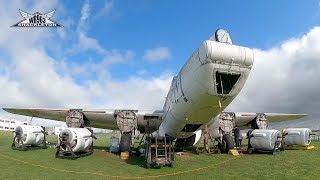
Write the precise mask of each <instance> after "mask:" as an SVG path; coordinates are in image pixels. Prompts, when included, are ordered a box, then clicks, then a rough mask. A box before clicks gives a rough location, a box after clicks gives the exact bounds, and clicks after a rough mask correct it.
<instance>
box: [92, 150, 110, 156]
mask: <svg viewBox="0 0 320 180" xmlns="http://www.w3.org/2000/svg"><path fill="white" fill-rule="evenodd" d="M93 154H94V155H96V156H99V157H108V156H111V155H113V154H112V153H110V152H107V151H101V150H94V151H93Z"/></svg>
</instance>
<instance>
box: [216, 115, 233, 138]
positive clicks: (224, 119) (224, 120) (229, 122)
mask: <svg viewBox="0 0 320 180" xmlns="http://www.w3.org/2000/svg"><path fill="white" fill-rule="evenodd" d="M219 124H220V130H222V131H223V132H222V134H230V133H231V132H232V130H233V128H234V126H235V115H234V113H232V112H221V113H220V116H219Z"/></svg>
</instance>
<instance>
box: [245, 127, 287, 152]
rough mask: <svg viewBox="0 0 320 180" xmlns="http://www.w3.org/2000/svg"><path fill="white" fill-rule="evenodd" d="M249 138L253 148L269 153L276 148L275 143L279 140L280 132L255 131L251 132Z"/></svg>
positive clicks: (268, 130)
mask: <svg viewBox="0 0 320 180" xmlns="http://www.w3.org/2000/svg"><path fill="white" fill-rule="evenodd" d="M249 138H250V144H251V146H252V147H253V148H255V149H257V150H266V151H271V150H273V149H274V148H278V147H275V146H277V144H276V142H277V141H279V138H281V132H280V131H278V130H274V129H255V130H253V131H252V132H251V134H250V136H249ZM280 140H281V139H280Z"/></svg>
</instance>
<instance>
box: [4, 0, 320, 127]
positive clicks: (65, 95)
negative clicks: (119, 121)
mask: <svg viewBox="0 0 320 180" xmlns="http://www.w3.org/2000/svg"><path fill="white" fill-rule="evenodd" d="M75 2H77V3H75ZM19 9H22V10H23V11H26V12H28V13H31V14H33V13H35V12H40V13H46V12H49V11H52V10H53V9H56V12H55V14H54V16H53V17H52V20H54V21H56V22H58V23H60V24H62V25H63V26H64V27H62V28H12V27H10V26H11V25H13V24H15V23H16V22H18V21H20V20H21V19H22V17H21V16H20V13H19ZM319 19H320V4H319V1H316V0H309V1H289V0H288V1H284V0H282V1H273V0H272V1H271V0H270V1H253V0H250V1H209V0H208V1H188V0H187V1H182V0H176V1H169V0H167V1H165V0H161V1H160V0H159V1H155V0H153V1H151V0H140V1H115V0H114V1H112V0H104V1H89V0H84V1H62V0H52V1H36V0H12V1H0V22H1V23H2V26H1V28H0V67H1V68H0V87H2V88H0V106H1V107H39V108H83V109H96V108H97V109H115V108H126V109H127V108H132V109H143V110H155V109H161V108H162V106H163V103H164V100H165V97H166V95H167V92H168V89H169V86H170V82H171V80H172V77H173V76H174V75H175V74H177V73H178V71H179V70H180V68H181V67H182V66H183V64H184V63H185V62H186V60H187V58H188V57H189V56H190V55H191V54H192V52H193V51H194V50H195V49H196V48H197V47H198V46H199V44H200V43H201V42H202V41H204V40H206V39H209V37H210V36H212V35H213V34H214V32H215V30H216V29H218V28H225V29H227V30H228V31H229V33H230V34H231V36H232V38H233V43H234V44H236V45H241V46H247V47H249V48H252V49H254V50H253V51H254V54H255V63H254V65H253V69H252V71H251V74H250V76H249V78H248V81H247V83H246V85H245V86H244V88H243V90H242V91H241V92H240V94H239V95H238V96H237V98H236V99H235V101H234V102H232V103H231V105H230V106H229V107H228V108H227V110H228V111H247V112H279V113H308V114H311V116H313V117H317V116H318V115H317V114H316V112H317V111H318V108H317V107H320V97H319V96H318V93H317V92H319V91H320V83H317V82H318V79H320V75H319V73H318V72H319V70H320V61H319V60H318V59H320V46H319V45H318V42H319V41H320V27H319ZM301 104H303V106H301ZM0 114H1V115H3V116H10V115H9V114H7V113H5V112H3V111H0ZM319 124H320V123H319ZM319 129H320V125H319Z"/></svg>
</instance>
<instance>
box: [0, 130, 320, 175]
mask: <svg viewBox="0 0 320 180" xmlns="http://www.w3.org/2000/svg"><path fill="white" fill-rule="evenodd" d="M109 137H110V136H109V135H98V138H99V139H98V140H96V141H95V152H94V154H93V155H91V156H88V157H83V158H79V159H77V160H65V159H56V158H55V156H54V155H55V149H54V148H48V149H44V150H42V149H39V150H33V151H15V150H11V141H12V133H7V132H0V169H1V173H0V179H40V178H44V179H112V178H116V177H118V178H134V177H141V178H143V179H147V178H160V179H318V174H319V172H320V166H319V163H320V156H319V154H320V152H319V151H320V150H319V148H318V147H320V143H318V142H315V143H313V145H315V146H316V147H317V148H316V149H314V150H286V151H285V152H284V153H281V154H280V153H278V154H275V155H269V154H253V155H242V156H238V157H233V156H232V155H228V154H201V155H195V154H191V155H184V156H177V158H176V161H175V163H174V167H173V168H170V167H162V168H160V169H145V168H144V157H131V158H130V159H129V160H128V161H121V160H120V159H119V156H117V155H114V154H111V153H108V152H105V151H102V150H101V149H105V145H106V144H107V143H106V142H107V141H108V139H109ZM48 139H49V141H56V137H54V136H52V137H48Z"/></svg>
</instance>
